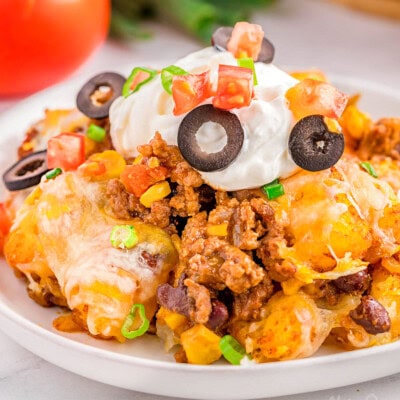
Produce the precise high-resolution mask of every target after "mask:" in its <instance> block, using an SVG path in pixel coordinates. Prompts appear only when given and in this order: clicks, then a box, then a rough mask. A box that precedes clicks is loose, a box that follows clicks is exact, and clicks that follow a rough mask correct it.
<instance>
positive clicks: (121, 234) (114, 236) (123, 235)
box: [110, 225, 139, 249]
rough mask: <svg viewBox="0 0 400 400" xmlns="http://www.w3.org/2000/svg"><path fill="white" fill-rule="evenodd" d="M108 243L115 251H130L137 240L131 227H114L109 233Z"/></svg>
mask: <svg viewBox="0 0 400 400" xmlns="http://www.w3.org/2000/svg"><path fill="white" fill-rule="evenodd" d="M110 241H111V244H112V246H113V247H115V248H116V249H131V248H132V247H134V246H135V245H136V244H137V243H138V241H139V239H138V236H137V234H136V230H135V228H134V227H133V226H132V225H115V226H114V228H113V229H112V231H111V235H110Z"/></svg>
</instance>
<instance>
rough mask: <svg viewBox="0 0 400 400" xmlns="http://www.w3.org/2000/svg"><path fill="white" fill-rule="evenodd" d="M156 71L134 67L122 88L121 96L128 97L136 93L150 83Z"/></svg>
mask: <svg viewBox="0 0 400 400" xmlns="http://www.w3.org/2000/svg"><path fill="white" fill-rule="evenodd" d="M157 74H158V71H157V70H155V69H150V68H143V67H136V68H133V70H132V72H131V74H130V75H129V77H128V79H127V80H126V82H125V83H124V86H123V87H122V96H124V97H128V96H130V95H131V94H132V93H135V92H137V91H138V90H139V89H140V88H141V87H142V86H143V85H145V84H146V83H148V82H150V81H151V80H152V79H153V78H154V77H155V76H156V75H157Z"/></svg>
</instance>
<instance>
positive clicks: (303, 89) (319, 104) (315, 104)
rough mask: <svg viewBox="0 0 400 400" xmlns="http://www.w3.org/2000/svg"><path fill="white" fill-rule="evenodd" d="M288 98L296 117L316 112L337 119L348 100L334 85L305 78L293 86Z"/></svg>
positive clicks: (287, 93)
mask: <svg viewBox="0 0 400 400" xmlns="http://www.w3.org/2000/svg"><path fill="white" fill-rule="evenodd" d="M286 98H287V99H288V100H289V108H290V109H291V110H292V112H293V115H294V117H295V118H296V119H301V118H304V117H306V116H307V115H314V114H319V115H323V116H324V117H328V118H334V119H337V118H339V117H340V115H341V114H342V112H343V110H344V108H345V107H346V104H347V100H348V96H347V95H345V94H344V93H342V92H340V91H339V90H337V89H336V88H335V87H334V86H332V85H330V84H329V83H325V82H321V81H317V80H315V79H304V80H302V81H301V82H299V83H298V84H297V85H295V86H293V87H291V88H290V89H289V90H288V91H287V92H286Z"/></svg>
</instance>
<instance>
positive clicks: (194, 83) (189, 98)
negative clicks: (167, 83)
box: [172, 71, 211, 115]
mask: <svg viewBox="0 0 400 400" xmlns="http://www.w3.org/2000/svg"><path fill="white" fill-rule="evenodd" d="M210 96H211V87H210V71H206V72H203V73H201V74H188V75H175V76H174V77H173V80H172V97H173V99H174V103H175V107H174V111H173V112H174V115H181V114H184V113H186V112H188V111H190V110H193V108H195V107H196V106H198V105H199V104H200V103H202V102H203V101H204V100H205V99H207V98H208V97H210Z"/></svg>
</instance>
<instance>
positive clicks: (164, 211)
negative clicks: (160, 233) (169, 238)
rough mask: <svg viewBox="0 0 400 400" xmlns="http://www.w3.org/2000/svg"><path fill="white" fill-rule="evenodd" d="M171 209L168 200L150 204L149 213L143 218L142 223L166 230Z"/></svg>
mask: <svg viewBox="0 0 400 400" xmlns="http://www.w3.org/2000/svg"><path fill="white" fill-rule="evenodd" d="M170 215H171V207H170V206H169V200H168V199H162V200H159V201H155V202H153V203H152V205H151V207H150V213H149V214H147V215H146V216H145V217H144V222H147V223H149V224H153V225H156V226H159V227H160V228H164V229H165V228H167V227H168V226H169V225H170Z"/></svg>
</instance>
